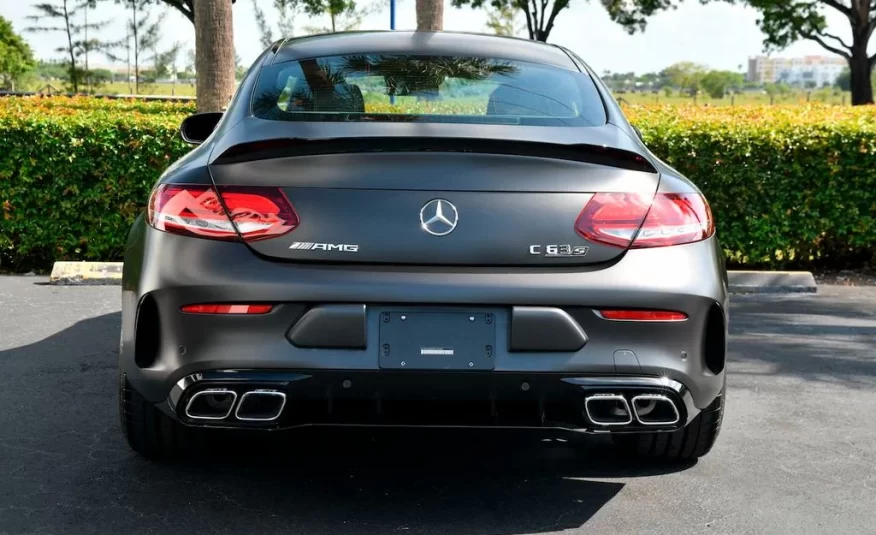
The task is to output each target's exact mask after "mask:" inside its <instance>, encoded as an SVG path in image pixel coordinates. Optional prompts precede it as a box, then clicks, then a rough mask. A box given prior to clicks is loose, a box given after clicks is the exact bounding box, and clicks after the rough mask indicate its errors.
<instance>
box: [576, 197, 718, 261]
mask: <svg viewBox="0 0 876 535" xmlns="http://www.w3.org/2000/svg"><path fill="white" fill-rule="evenodd" d="M575 230H576V231H577V232H578V234H580V235H581V236H582V237H584V238H585V239H587V240H589V241H593V242H598V243H604V244H606V245H614V246H617V247H624V248H626V247H633V248H643V247H664V246H667V245H680V244H683V243H692V242H695V241H700V240H704V239H706V238H708V237H710V236H711V235H712V234H714V233H715V224H714V221H713V219H712V211H711V209H710V208H709V204H708V203H707V202H706V200H705V198H703V196H702V195H700V194H698V193H658V194H657V195H655V196H654V197H653V200H652V199H651V196H650V195H642V194H635V193H597V194H595V195H593V197H592V198H591V199H590V201H589V202H588V203H587V205H586V206H585V207H584V210H582V211H581V214H580V215H579V216H578V220H577V221H575ZM634 237H635V239H634ZM630 242H632V243H630Z"/></svg>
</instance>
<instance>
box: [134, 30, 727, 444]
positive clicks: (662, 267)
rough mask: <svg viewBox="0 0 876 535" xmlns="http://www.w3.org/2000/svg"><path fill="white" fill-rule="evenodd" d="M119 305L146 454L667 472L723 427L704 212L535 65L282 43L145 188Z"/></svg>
mask: <svg viewBox="0 0 876 535" xmlns="http://www.w3.org/2000/svg"><path fill="white" fill-rule="evenodd" d="M474 50H477V53H474V52H473V51H474ZM192 120H193V121H199V120H203V118H201V119H198V118H193V119H192ZM185 128H186V126H185V125H184V129H185ZM123 299H124V302H123V327H122V348H121V355H120V392H121V396H120V399H121V403H122V405H121V413H122V421H123V424H124V426H125V429H126V433H127V436H128V439H129V442H130V443H131V445H132V446H133V447H134V449H136V450H138V451H140V452H142V453H145V454H147V455H158V454H162V453H174V452H176V451H177V450H178V448H179V447H180V446H181V441H180V439H179V437H181V436H184V434H185V433H186V431H187V430H188V429H190V428H192V427H233V428H244V429H253V430H256V429H260V430H265V429H282V428H291V427H298V426H304V425H320V424H329V425H351V424H353V425H359V424H375V425H440V426H514V427H542V428H560V429H567V430H574V431H581V432H602V433H611V434H612V435H613V436H615V437H616V438H617V440H616V441H617V443H618V444H619V445H621V446H626V447H630V448H633V449H636V450H637V451H639V452H640V453H645V454H650V455H656V456H660V457H665V458H671V459H678V458H691V457H697V456H700V455H703V454H705V453H706V452H707V451H708V450H709V448H710V447H711V445H712V443H713V442H714V440H715V438H716V437H717V433H718V430H719V429H720V421H721V414H722V410H723V407H722V400H723V385H724V354H725V333H726V305H727V293H726V278H725V274H724V269H723V259H722V256H721V251H720V248H719V246H718V243H717V240H716V237H715V236H714V221H713V219H712V214H711V212H710V210H709V207H708V204H707V202H706V200H705V199H704V198H703V196H702V195H701V193H700V192H699V191H698V190H697V189H696V188H695V187H694V186H693V185H692V184H690V183H689V182H688V181H687V180H686V179H684V178H683V177H681V176H680V175H679V174H678V173H677V172H675V171H674V170H672V169H671V168H669V167H667V166H666V165H665V164H663V163H662V162H660V161H659V160H657V159H656V158H655V157H654V156H653V155H651V154H650V153H649V152H648V151H647V149H645V147H644V146H643V145H642V143H641V141H640V140H639V139H638V137H637V135H636V133H635V131H634V130H633V129H632V128H631V127H630V125H629V124H628V123H627V122H626V120H625V119H624V118H623V116H622V114H621V113H620V110H619V109H618V108H617V106H616V104H615V103H614V101H613V100H611V97H610V96H609V95H608V94H607V92H606V91H605V88H604V87H603V86H602V85H601V83H600V82H599V81H598V79H596V78H595V77H594V76H593V74H592V73H591V72H589V70H588V69H587V68H586V66H585V65H584V64H583V63H582V62H581V61H580V60H579V59H578V58H577V57H575V56H574V55H572V54H571V53H569V52H567V51H564V50H562V49H560V48H557V47H550V46H548V45H542V44H535V43H529V42H518V41H515V40H508V39H500V38H494V37H485V36H470V35H454V34H418V33H411V32H395V33H391V34H384V33H357V34H347V35H330V36H323V37H313V38H303V39H299V40H291V41H287V42H282V43H278V44H276V45H275V46H274V47H272V48H271V49H270V50H269V51H266V52H265V54H264V55H263V56H262V57H261V58H260V59H259V60H258V61H257V62H256V65H254V67H253V68H252V69H251V70H250V72H249V74H248V75H247V77H246V78H245V79H244V81H243V82H242V83H241V86H240V88H239V90H238V93H237V95H236V96H235V98H234V100H233V102H232V104H231V106H230V107H229V109H228V111H227V112H226V113H225V115H224V117H223V118H222V120H221V121H220V122H219V124H218V125H217V126H216V129H215V131H214V132H213V133H212V135H210V136H209V138H208V139H206V140H205V142H204V143H203V144H201V145H200V146H199V147H198V148H197V149H195V150H194V151H193V152H192V153H190V154H189V155H188V156H186V157H185V158H183V159H182V160H181V161H180V162H177V163H176V164H174V165H173V166H172V167H171V168H170V169H169V170H168V171H167V172H166V173H165V175H164V176H163V177H162V178H161V179H160V180H159V183H158V184H157V185H156V187H155V189H154V190H153V193H152V195H151V198H150V200H149V206H148V210H147V213H146V214H145V216H144V217H143V218H141V219H139V220H138V221H137V222H136V223H135V225H134V228H133V229H132V231H131V235H130V237H129V243H128V249H127V252H126V258H125V280H124V287H123Z"/></svg>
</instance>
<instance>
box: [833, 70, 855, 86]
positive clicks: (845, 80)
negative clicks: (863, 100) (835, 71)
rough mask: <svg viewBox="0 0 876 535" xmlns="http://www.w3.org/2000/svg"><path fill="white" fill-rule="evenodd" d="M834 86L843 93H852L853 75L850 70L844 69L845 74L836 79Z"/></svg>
mask: <svg viewBox="0 0 876 535" xmlns="http://www.w3.org/2000/svg"><path fill="white" fill-rule="evenodd" d="M834 84H835V85H836V86H837V87H839V88H840V89H842V90H843V91H851V89H852V73H851V71H849V70H848V69H843V72H841V73H840V75H839V76H837V77H836V82H834Z"/></svg>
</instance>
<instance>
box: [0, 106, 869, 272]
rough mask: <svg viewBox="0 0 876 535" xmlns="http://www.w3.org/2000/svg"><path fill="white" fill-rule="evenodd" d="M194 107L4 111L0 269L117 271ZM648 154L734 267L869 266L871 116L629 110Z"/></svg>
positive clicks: (823, 110) (861, 112)
mask: <svg viewBox="0 0 876 535" xmlns="http://www.w3.org/2000/svg"><path fill="white" fill-rule="evenodd" d="M191 111H192V110H191V106H190V105H183V104H167V103H142V102H131V101H98V100H95V99H90V98H73V99H64V98H51V99H31V98H26V99H21V98H0V209H2V213H0V267H2V268H3V269H6V270H12V271H26V270H30V269H34V268H36V269H48V268H50V266H51V263H52V262H53V261H54V260H98V259H100V260H118V259H120V258H121V256H122V252H123V247H124V243H125V236H126V232H127V229H128V227H129V225H130V224H131V222H132V221H133V219H134V218H135V217H136V215H137V214H138V213H139V212H140V211H141V210H142V209H143V207H144V205H145V202H146V199H147V196H148V193H149V190H150V188H151V187H152V185H153V183H154V182H155V180H156V179H157V178H158V176H159V175H160V173H161V172H162V171H163V170H164V169H165V168H166V167H167V166H168V165H169V164H170V162H172V161H174V160H175V159H177V158H179V157H180V156H182V155H183V154H185V152H186V151H187V150H188V146H186V145H185V144H183V143H182V142H181V141H180V140H179V138H178V136H177V127H178V125H179V121H180V120H181V119H182V118H183V117H184V116H185V115H186V114H187V113H189V112H191ZM626 111H627V114H628V116H629V117H630V119H631V121H632V122H634V123H635V124H637V125H638V126H639V127H640V128H641V129H642V130H643V132H644V134H645V137H646V140H647V143H648V145H649V147H651V149H652V150H653V151H654V152H655V153H656V154H657V155H658V156H660V157H662V158H664V159H666V160H667V161H668V162H669V163H671V164H672V165H674V166H675V167H677V168H678V170H679V171H681V172H682V173H684V174H686V175H687V176H689V177H691V178H692V179H693V180H694V181H695V182H696V183H697V184H698V185H699V186H700V187H701V188H702V189H703V191H704V192H705V193H706V196H707V197H708V199H709V201H710V203H711V205H712V208H713V211H714V212H715V217H716V219H717V223H718V232H719V236H720V238H721V243H722V245H723V246H724V248H725V250H726V251H727V254H728V258H729V259H730V261H731V263H733V264H735V265H745V266H751V267H773V268H790V267H795V268H796V267H801V268H807V267H812V266H816V265H819V264H822V265H828V266H832V267H839V266H845V265H848V264H850V263H862V262H873V261H874V250H876V224H874V219H876V109H874V108H872V107H871V108H869V109H867V108H854V109H852V108H840V107H826V106H823V107H818V106H812V107H809V106H793V107H792V106H788V107H736V108H704V107H692V106H691V107H633V108H629V109H627V110H626Z"/></svg>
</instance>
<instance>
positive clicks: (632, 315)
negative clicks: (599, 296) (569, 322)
mask: <svg viewBox="0 0 876 535" xmlns="http://www.w3.org/2000/svg"><path fill="white" fill-rule="evenodd" d="M596 314H597V315H598V316H600V317H602V318H604V319H607V320H612V321H684V320H686V319H687V314H685V313H684V312H673V311H670V310H599V311H597V312H596Z"/></svg>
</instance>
